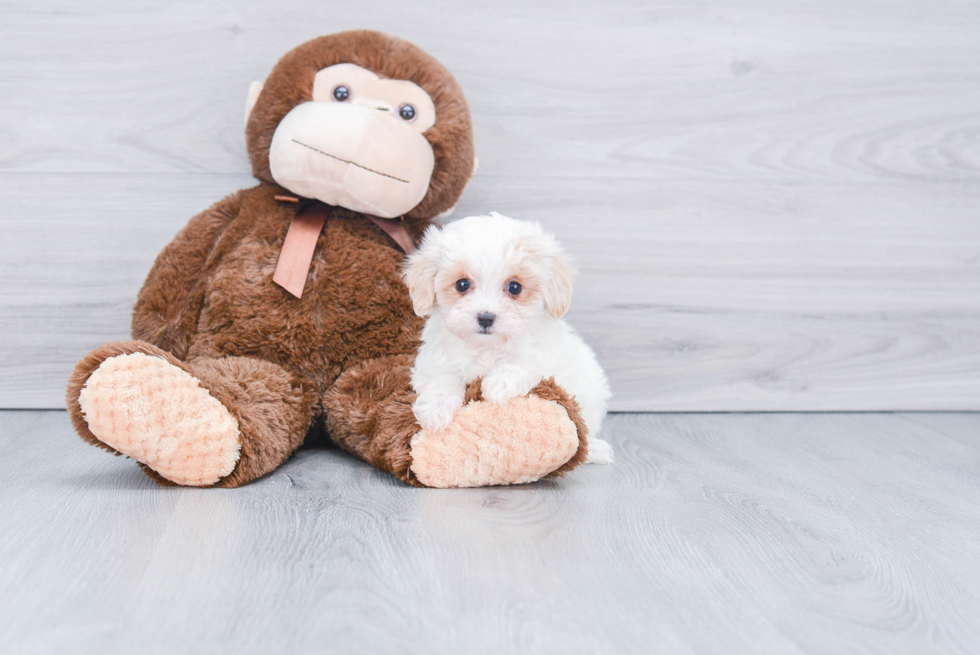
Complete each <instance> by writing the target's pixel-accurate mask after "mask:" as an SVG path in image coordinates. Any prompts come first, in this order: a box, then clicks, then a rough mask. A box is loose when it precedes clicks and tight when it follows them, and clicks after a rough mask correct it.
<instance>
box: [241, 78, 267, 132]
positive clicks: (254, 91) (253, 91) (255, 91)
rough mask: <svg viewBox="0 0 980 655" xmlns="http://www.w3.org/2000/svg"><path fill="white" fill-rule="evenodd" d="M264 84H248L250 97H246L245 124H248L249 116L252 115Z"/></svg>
mask: <svg viewBox="0 0 980 655" xmlns="http://www.w3.org/2000/svg"><path fill="white" fill-rule="evenodd" d="M262 86H263V85H262V82H252V83H251V84H249V86H248V97H247V98H245V125H248V117H249V116H251V115H252V108H253V107H255V101H256V100H258V99H259V94H260V93H262Z"/></svg>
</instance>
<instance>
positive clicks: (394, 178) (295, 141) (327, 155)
mask: <svg viewBox="0 0 980 655" xmlns="http://www.w3.org/2000/svg"><path fill="white" fill-rule="evenodd" d="M292 142H293V143H295V144H296V145H298V146H303V147H304V148H309V149H310V150H312V151H313V152H318V153H320V154H321V155H323V156H324V157H330V159H336V160H337V161H339V162H342V163H344V164H350V165H351V166H357V167H358V168H360V169H362V170H365V171H367V172H368V173H374V174H375V175H380V176H381V177H387V178H388V179H389V180H395V181H396V182H401V183H402V184H408V183H409V182H408V180H403V179H401V178H400V177H395V176H394V175H388V174H387V173H382V172H381V171H376V170H374V169H373V168H368V167H367V166H361V165H360V164H358V163H357V162H354V161H348V160H346V159H341V158H340V157H337V156H335V155H331V154H330V153H329V152H323V151H322V150H320V149H318V148H314V147H313V146H311V145H307V144H305V143H303V142H302V141H297V140H296V139H292Z"/></svg>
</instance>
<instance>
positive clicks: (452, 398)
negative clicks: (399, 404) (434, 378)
mask: <svg viewBox="0 0 980 655" xmlns="http://www.w3.org/2000/svg"><path fill="white" fill-rule="evenodd" d="M465 394H466V387H465V386H463V383H462V382H460V381H456V380H443V381H439V382H434V383H432V384H429V385H428V386H427V387H425V388H424V389H422V390H421V391H420V392H419V394H418V398H417V399H416V400H415V403H414V404H413V405H412V412H413V413H414V414H415V420H417V421H418V422H419V425H421V426H422V427H423V428H424V429H426V430H442V429H443V428H445V427H448V426H449V424H450V423H452V422H453V417H454V416H456V412H457V411H459V408H460V407H462V406H463V400H464V396H465Z"/></svg>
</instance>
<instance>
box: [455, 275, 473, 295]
mask: <svg viewBox="0 0 980 655" xmlns="http://www.w3.org/2000/svg"><path fill="white" fill-rule="evenodd" d="M469 288H470V281H469V280H467V279H466V278H465V277H464V278H463V279H462V280H456V291H459V292H460V293H466V292H467V291H468V290H469Z"/></svg>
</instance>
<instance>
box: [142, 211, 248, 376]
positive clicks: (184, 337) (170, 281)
mask: <svg viewBox="0 0 980 655" xmlns="http://www.w3.org/2000/svg"><path fill="white" fill-rule="evenodd" d="M241 204H242V192H238V193H234V194H232V195H230V196H228V197H227V198H225V199H224V200H221V201H219V202H217V203H215V204H214V205H212V206H211V207H210V208H209V209H207V210H205V211H203V212H201V213H200V214H198V215H197V216H195V217H194V218H192V219H191V220H190V221H189V222H188V223H187V225H186V226H185V227H184V229H182V230H181V231H180V232H178V233H177V236H175V237H174V240H173V241H171V242H170V243H169V244H168V245H167V247H166V248H164V249H163V251H161V252H160V254H159V255H157V259H156V262H154V264H153V268H151V269H150V273H149V274H148V275H147V276H146V282H144V283H143V288H142V289H140V293H139V296H138V297H137V299H136V305H135V306H134V307H133V324H132V332H133V338H134V339H139V340H142V341H148V342H149V343H152V344H153V345H154V346H157V347H158V348H161V349H163V350H166V351H167V352H170V353H172V354H173V355H174V356H176V357H178V358H180V359H183V358H184V357H186V356H187V349H188V347H189V337H190V335H191V334H192V333H193V332H194V330H195V329H196V327H197V320H198V316H199V314H200V312H201V304H202V302H203V300H204V279H205V277H206V269H207V267H208V264H209V258H210V256H211V254H212V252H213V251H214V246H215V244H216V243H217V242H218V239H219V238H220V237H221V234H222V233H223V232H224V229H225V228H226V227H227V226H228V224H229V223H230V222H231V221H232V220H234V218H235V217H236V216H237V215H238V212H239V210H240V209H241Z"/></svg>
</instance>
